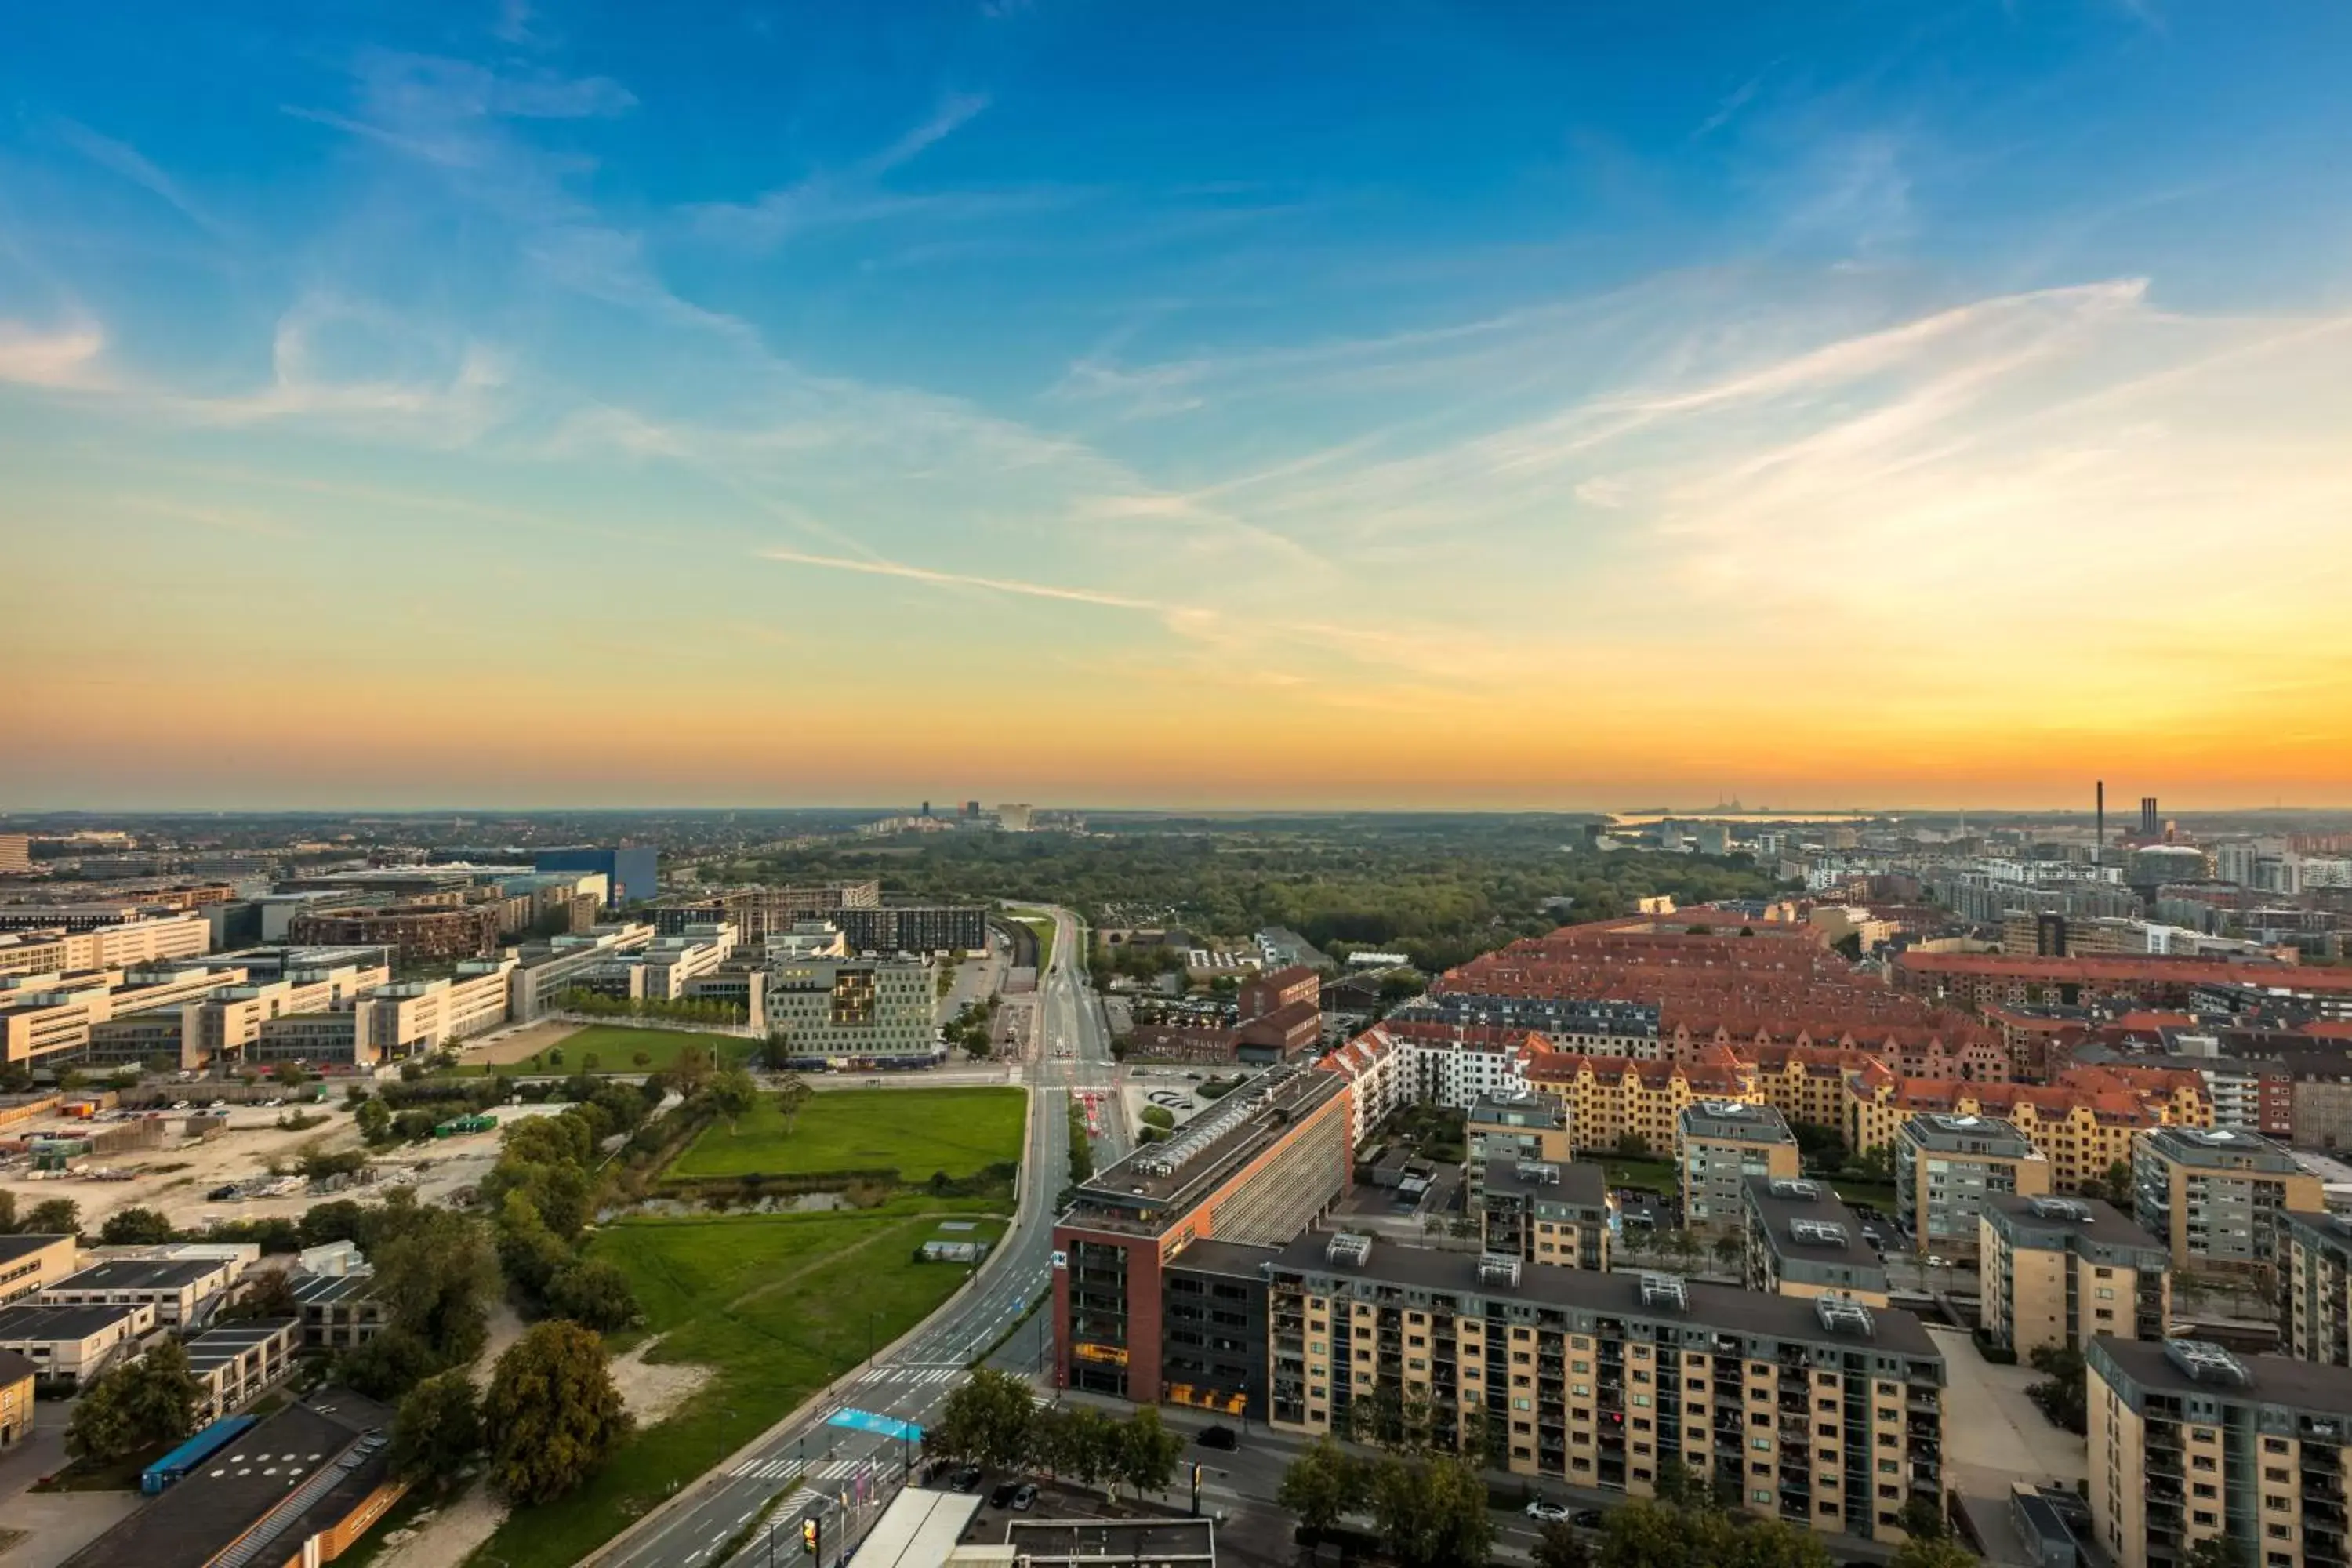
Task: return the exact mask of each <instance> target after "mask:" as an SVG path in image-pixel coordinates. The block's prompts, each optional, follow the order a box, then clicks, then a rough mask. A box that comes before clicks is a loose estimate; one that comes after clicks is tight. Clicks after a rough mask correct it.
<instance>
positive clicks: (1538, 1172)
mask: <svg viewBox="0 0 2352 1568" xmlns="http://www.w3.org/2000/svg"><path fill="white" fill-rule="evenodd" d="M1519 1180H1521V1181H1523V1182H1526V1183H1528V1184H1530V1185H1534V1186H1545V1187H1556V1186H1558V1185H1559V1166H1558V1165H1555V1164H1553V1163H1550V1162H1549V1161H1548V1160H1522V1161H1520V1162H1519Z"/></svg>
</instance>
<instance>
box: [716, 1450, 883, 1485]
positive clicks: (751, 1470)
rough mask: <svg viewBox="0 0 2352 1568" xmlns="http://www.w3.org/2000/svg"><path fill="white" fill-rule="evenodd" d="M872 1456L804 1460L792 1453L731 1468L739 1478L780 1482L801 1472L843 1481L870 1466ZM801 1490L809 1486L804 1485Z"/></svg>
mask: <svg viewBox="0 0 2352 1568" xmlns="http://www.w3.org/2000/svg"><path fill="white" fill-rule="evenodd" d="M873 1463H874V1461H873V1460H872V1459H870V1458H869V1459H819V1460H816V1461H815V1462H814V1463H813V1464H810V1463H803V1461H802V1460H801V1459H799V1458H796V1457H795V1456H793V1455H791V1454H785V1455H782V1456H781V1457H779V1458H772V1459H750V1460H746V1461H745V1462H744V1463H742V1464H740V1465H738V1466H736V1467H735V1468H733V1469H731V1470H730V1471H728V1472H727V1473H728V1474H729V1475H730V1476H732V1477H733V1478H734V1479H737V1480H739V1481H781V1480H782V1479H784V1478H785V1477H786V1476H789V1475H792V1474H793V1472H795V1471H798V1472H799V1474H800V1478H801V1479H802V1480H803V1481H804V1482H805V1481H840V1480H846V1479H849V1478H850V1477H851V1476H854V1475H856V1473H857V1472H858V1471H859V1469H861V1468H871V1467H872V1465H873ZM802 1490H803V1491H805V1490H807V1488H806V1487H805V1486H803V1488H802Z"/></svg>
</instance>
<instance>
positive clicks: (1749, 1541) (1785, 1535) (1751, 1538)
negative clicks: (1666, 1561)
mask: <svg viewBox="0 0 2352 1568" xmlns="http://www.w3.org/2000/svg"><path fill="white" fill-rule="evenodd" d="M1691 1522H1692V1524H1693V1526H1694V1533H1695V1534H1696V1535H1698V1536H1699V1537H1700V1539H1701V1541H1702V1542H1703V1544H1701V1545H1700V1547H1699V1551H1698V1552H1697V1553H1695V1554H1694V1558H1693V1560H1694V1561H1696V1562H1702V1563H1710V1564H1717V1565H1720V1568H1832V1558H1831V1557H1830V1552H1829V1548H1828V1547H1827V1546H1824V1545H1823V1544H1822V1538H1821V1537H1820V1536H1818V1535H1815V1534H1814V1533H1813V1532H1812V1531H1810V1530H1807V1529H1805V1528H1804V1527H1803V1526H1801V1525H1795V1524H1790V1523H1789V1522H1787V1521H1784V1520H1778V1519H1759V1520H1753V1521H1749V1522H1748V1523H1746V1524H1743V1525H1740V1526H1739V1527H1738V1528H1737V1529H1736V1530H1735V1529H1732V1528H1730V1521H1729V1520H1728V1518H1727V1516H1725V1515H1722V1514H1709V1515H1706V1516H1702V1517H1701V1518H1699V1519H1697V1520H1695V1521H1691ZM1718 1533H1720V1534H1722V1535H1726V1536H1728V1539H1727V1540H1726V1541H1723V1542H1720V1543H1719V1544H1718V1543H1714V1542H1706V1537H1707V1536H1710V1535H1715V1534H1718Z"/></svg>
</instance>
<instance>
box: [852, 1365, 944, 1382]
mask: <svg viewBox="0 0 2352 1568" xmlns="http://www.w3.org/2000/svg"><path fill="white" fill-rule="evenodd" d="M963 1373H964V1368H963V1364H962V1363H961V1362H957V1363H950V1364H948V1365H944V1366H937V1365H924V1364H922V1363H910V1364H908V1365H905V1366H877V1367H876V1368H875V1369H874V1370H873V1371H872V1372H869V1373H866V1375H865V1376H863V1377H861V1378H859V1379H858V1380H857V1386H858V1387H860V1388H883V1387H893V1388H919V1387H922V1386H924V1385H926V1384H940V1383H953V1382H954V1381H956V1380H957V1379H958V1378H960V1377H961V1376H962V1375H963Z"/></svg>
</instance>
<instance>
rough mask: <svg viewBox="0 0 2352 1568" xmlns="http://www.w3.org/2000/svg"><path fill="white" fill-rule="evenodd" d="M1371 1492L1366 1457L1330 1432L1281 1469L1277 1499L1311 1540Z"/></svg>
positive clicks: (1364, 1502) (1368, 1498) (1359, 1506)
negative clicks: (1344, 1445)
mask: <svg viewBox="0 0 2352 1568" xmlns="http://www.w3.org/2000/svg"><path fill="white" fill-rule="evenodd" d="M1370 1496H1371V1476H1370V1471H1369V1470H1368V1468H1366V1466H1365V1465H1364V1463H1363V1461H1362V1460H1360V1459H1359V1458H1356V1457H1355V1456H1354V1455H1352V1454H1350V1453H1349V1452H1348V1451H1347V1450H1346V1449H1345V1448H1342V1447H1339V1444H1338V1443H1337V1442H1335V1441H1334V1440H1333V1439H1332V1438H1331V1437H1330V1436H1328V1435H1326V1436H1324V1437H1323V1438H1322V1440H1321V1441H1319V1442H1318V1443H1317V1444H1316V1445H1315V1447H1312V1448H1309V1449H1307V1452H1305V1453H1303V1454H1301V1455H1299V1456H1298V1458H1295V1459H1293V1460H1291V1461H1290V1467H1289V1468H1287V1469H1286V1470H1284V1471H1283V1472H1282V1485H1281V1487H1280V1489H1277V1490H1276V1493H1275V1498H1274V1500H1275V1501H1276V1502H1278V1503H1280V1504H1281V1505H1282V1506H1283V1507H1284V1508H1286V1509H1287V1510H1289V1511H1290V1513H1291V1515H1292V1516H1293V1517H1294V1518H1296V1519H1297V1521H1298V1522H1299V1524H1300V1526H1301V1527H1302V1528H1304V1529H1305V1530H1306V1531H1307V1534H1308V1537H1309V1539H1310V1540H1313V1539H1315V1538H1318V1537H1320V1536H1321V1535H1322V1533H1323V1532H1324V1531H1327V1530H1329V1529H1330V1528H1331V1527H1332V1526H1333V1525H1336V1524H1338V1523H1339V1521H1340V1519H1341V1517H1342V1516H1344V1515H1347V1514H1350V1513H1353V1512H1355V1511H1356V1510H1359V1509H1360V1508H1362V1507H1363V1506H1364V1505H1365V1504H1366V1502H1368V1501H1369V1500H1370Z"/></svg>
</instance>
